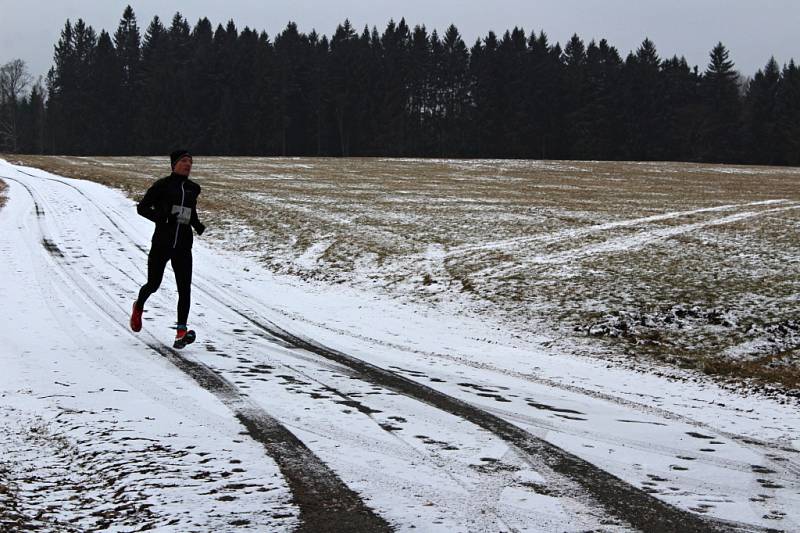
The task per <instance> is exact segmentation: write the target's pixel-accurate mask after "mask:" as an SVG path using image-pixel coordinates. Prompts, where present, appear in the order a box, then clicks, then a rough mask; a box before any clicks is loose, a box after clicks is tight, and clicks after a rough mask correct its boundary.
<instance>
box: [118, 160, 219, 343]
mask: <svg viewBox="0 0 800 533" xmlns="http://www.w3.org/2000/svg"><path fill="white" fill-rule="evenodd" d="M169 158H170V162H171V164H172V174H170V175H169V176H167V177H166V178H161V179H160V180H158V181H156V182H155V183H154V184H153V185H152V186H151V187H150V188H149V189H148V190H147V192H146V193H145V195H144V198H142V201H141V202H139V205H138V206H137V207H136V211H138V213H139V214H140V215H142V216H143V217H145V218H147V219H149V220H152V221H153V222H155V223H156V228H155V231H154V232H153V240H152V245H151V247H150V253H149V254H148V256H147V283H145V284H144V285H143V286H142V288H141V289H140V290H139V297H138V298H137V299H136V301H135V302H133V309H132V311H131V329H132V330H133V331H140V330H141V329H142V312H143V311H144V304H145V302H146V301H147V298H149V297H150V295H151V294H153V293H154V292H155V291H156V290H157V289H158V287H159V286H160V285H161V279H162V278H163V277H164V269H165V268H166V266H167V261H170V262H171V263H172V270H173V271H174V272H175V282H176V284H177V285H178V322H177V326H176V334H175V343H174V344H173V346H174V347H175V348H183V347H184V346H186V345H187V344H189V343H191V342H194V338H195V335H194V331H190V330H188V328H187V326H186V321H187V319H188V318H189V307H190V305H191V292H192V242H193V240H194V236H193V234H192V228H194V230H195V231H196V232H197V234H198V235H202V234H203V231H205V229H206V228H205V226H204V225H203V224H202V223H201V222H200V219H199V218H198V217H197V197H198V196H200V185H198V184H197V183H195V182H193V181H191V180H190V179H189V173H190V172H191V171H192V156H191V154H190V153H189V152H188V151H187V150H175V151H174V152H172V153H171V154H170V156H169Z"/></svg>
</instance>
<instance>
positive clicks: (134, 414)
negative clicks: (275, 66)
mask: <svg viewBox="0 0 800 533" xmlns="http://www.w3.org/2000/svg"><path fill="white" fill-rule="evenodd" d="M0 178H2V179H4V181H5V182H6V184H7V185H8V190H7V194H8V201H7V204H6V205H5V207H3V208H2V210H0V253H1V254H2V257H3V261H2V262H0V301H2V306H0V369H2V371H0V398H2V401H0V428H2V429H0V526H2V527H6V528H10V529H12V530H13V528H15V527H19V528H22V529H25V528H30V527H34V526H38V527H42V528H44V529H45V530H51V531H70V530H75V531H79V530H85V529H93V528H100V527H104V526H108V527H109V529H110V530H116V531H132V530H136V529H139V528H140V527H142V526H147V525H150V526H152V527H154V528H157V529H158V530H159V531H190V530H198V531H224V530H242V531H245V530H254V531H265V530H276V531H280V530H287V529H292V528H294V527H297V526H298V525H300V524H302V523H303V521H304V520H306V517H308V516H309V512H310V511H309V509H311V508H313V506H314V505H317V506H320V505H322V506H323V507H324V505H323V504H324V503H325V502H324V501H323V502H321V501H315V500H314V495H313V494H312V495H310V496H309V495H308V494H305V493H303V494H300V492H301V491H300V490H299V489H298V487H306V488H307V487H308V485H304V484H303V483H305V482H306V481H307V480H306V481H304V480H303V479H299V480H298V476H299V478H302V477H303V476H305V475H311V476H312V477H313V476H318V478H319V480H321V481H320V484H321V485H322V484H324V485H325V486H330V487H333V488H331V491H333V493H336V491H340V492H339V493H336V494H345V492H343V490H349V491H352V493H353V494H354V497H355V498H356V499H359V498H360V500H361V502H362V503H363V504H365V506H366V507H367V508H369V509H371V511H372V512H373V513H374V515H375V517H377V518H376V519H375V520H376V522H375V523H376V524H379V523H380V522H381V521H385V522H386V523H388V524H389V525H390V526H391V527H393V528H396V529H397V530H402V531H405V530H410V529H413V528H416V530H418V531H448V532H450V531H509V530H512V531H582V530H587V529H603V530H626V529H629V527H630V525H629V524H627V523H626V522H625V520H624V518H625V516H627V517H628V518H630V515H626V514H625V513H626V512H630V510H629V509H628V510H627V511H626V510H625V502H624V501H621V500H622V499H624V498H622V499H621V500H620V501H618V502H617V503H614V502H613V501H612V502H609V501H607V500H603V497H602V494H599V493H598V491H596V490H595V492H593V489H592V487H591V484H587V483H586V482H585V480H584V481H582V480H581V474H580V473H575V472H572V471H569V469H567V468H561V467H560V466H559V464H557V463H558V461H556V459H558V460H560V461H562V462H563V461H564V460H570V461H572V460H573V459H574V460H575V461H578V462H577V463H574V464H578V465H579V466H580V465H583V464H585V468H583V470H585V471H586V472H589V473H590V474H591V475H595V474H593V473H592V472H595V471H594V470H592V469H593V468H596V469H597V472H608V473H610V474H611V475H612V476H615V477H616V478H618V479H619V480H621V481H622V482H624V483H622V484H621V485H624V486H629V487H631V489H630V492H627V493H625V494H629V495H630V497H631V498H638V497H639V495H641V496H642V497H643V498H644V499H643V500H641V501H644V502H646V503H647V502H648V500H647V498H651V500H650V502H651V504H647V508H642V509H641V514H642V515H645V514H647V513H648V509H649V507H651V506H652V507H653V508H656V507H657V503H658V502H659V501H660V502H665V503H667V504H669V505H671V506H674V507H676V508H678V509H680V510H683V511H685V516H687V517H689V518H688V519H691V518H692V517H705V518H707V519H708V520H709V521H708V522H699V523H700V524H704V523H705V524H707V525H708V527H712V526H713V525H718V524H719V522H715V521H714V520H720V521H724V523H725V524H728V525H729V526H731V527H733V524H737V525H744V526H747V527H752V528H763V527H768V528H777V529H781V530H786V531H792V530H797V529H798V528H800V413H798V410H797V407H796V405H792V404H789V403H780V401H779V400H775V399H770V398H763V397H759V396H756V395H753V396H743V395H739V394H737V393H734V392H731V391H727V390H723V389H721V388H719V387H717V386H715V385H714V384H713V383H712V382H710V381H706V380H702V379H700V380H675V379H669V378H664V377H659V376H658V375H655V374H641V373H635V372H632V371H630V370H627V369H624V368H619V367H616V366H614V365H611V364H608V363H605V362H603V361H600V360H597V359H592V358H581V357H579V356H576V355H573V354H571V353H564V352H563V351H560V350H557V349H555V348H553V346H554V344H553V343H551V341H552V339H550V338H548V337H547V336H546V335H529V336H527V337H525V336H523V337H520V336H514V337H511V336H509V335H508V334H507V333H506V332H505V331H504V328H503V325H502V324H501V323H499V322H494V321H492V320H491V319H487V318H484V319H481V320H478V319H474V318H470V317H468V316H464V315H462V314H461V313H460V312H459V310H460V308H459V307H458V306H457V305H453V306H452V308H449V307H448V304H447V302H446V301H445V302H442V303H441V305H439V306H438V307H437V308H435V309H434V308H431V307H428V306H421V305H420V306H417V305H414V304H412V303H408V302H403V303H402V304H399V303H398V301H397V300H394V299H391V298H388V297H386V296H383V295H382V294H380V293H377V292H370V291H367V290H363V291H360V290H357V289H354V288H352V287H350V288H348V287H345V286H328V285H323V284H311V283H303V282H300V281H298V280H297V279H296V278H291V277H278V276H276V275H273V274H271V273H269V272H268V271H267V270H265V269H263V268H261V267H260V266H259V265H258V264H257V263H256V262H254V261H252V260H249V259H247V258H243V257H240V256H236V255H233V254H231V253H229V252H222V251H220V250H217V249H211V248H209V247H208V246H207V245H205V244H204V243H203V242H202V239H197V240H196V241H195V242H196V244H195V251H194V264H195V274H194V292H193V308H192V315H191V317H190V324H191V326H192V327H193V328H195V329H196V330H197V331H198V335H199V338H198V342H197V343H195V344H194V345H192V346H190V347H188V348H187V349H185V350H184V351H182V352H181V353H180V354H176V353H175V352H172V351H171V350H170V349H169V348H168V347H167V345H169V344H170V340H171V336H172V330H170V329H169V326H170V325H171V324H172V323H173V321H174V306H175V288H174V282H173V281H172V279H171V278H170V273H169V272H168V273H167V275H166V276H165V281H164V284H163V285H162V288H161V290H160V291H159V292H158V293H156V294H155V295H154V296H153V297H152V298H151V300H150V301H149V302H148V309H147V313H146V314H145V327H144V330H143V331H142V332H141V333H139V334H134V333H132V332H131V331H129V330H128V329H127V319H128V312H129V309H130V305H131V302H132V299H133V297H134V295H135V293H136V291H137V289H138V287H139V286H140V285H141V284H142V283H143V282H144V280H145V268H146V250H147V247H148V245H149V238H150V234H151V230H152V228H151V223H149V222H148V221H147V220H145V219H143V218H141V217H138V216H136V215H135V210H134V207H133V203H132V202H131V201H130V200H129V199H127V198H126V197H124V196H123V195H122V194H121V193H119V192H117V191H114V190H111V189H108V188H105V187H103V186H100V185H97V184H94V183H91V182H87V181H78V180H71V179H67V178H61V177H58V176H53V175H51V174H47V173H45V172H42V171H39V170H35V169H31V168H22V167H15V166H13V165H10V164H7V163H3V162H0ZM777 207H780V206H776V208H777ZM440 253H441V252H440V251H438V250H435V249H433V250H430V254H432V255H439V254H440ZM281 333H287V335H286V336H282V335H281ZM292 339H299V340H301V341H303V342H306V343H308V344H307V345H306V344H303V343H298V342H292ZM314 347H327V348H328V351H327V352H326V350H325V349H322V348H321V349H319V350H316V349H314ZM328 352H330V353H332V354H334V357H326V356H325V354H326V353H328ZM336 354H340V355H341V354H344V356H343V357H339V358H337V357H336V356H335V355H336ZM370 365H371V366H370ZM387 376H388V377H387ZM395 378H397V379H399V380H400V381H393V380H394V379H395ZM403 380H405V381H403ZM406 381H407V382H408V383H410V384H411V385H408V386H406V385H402V386H397V385H396V383H399V382H403V383H405V382H406ZM415 383H417V384H420V385H423V386H424V387H418V388H415V387H414V385H413V384H415ZM428 390H432V391H433V392H431V393H430V396H426V395H427V394H429V393H428V392H426V391H428ZM438 393H441V395H440V396H437V395H436V394H438ZM431 398H432V399H431ZM448 402H449V403H448ZM462 404H463V405H464V406H466V407H464V408H463V409H461V410H459V409H456V408H455V407H453V408H450V407H447V406H448V405H452V406H456V407H458V406H459V405H462ZM493 421H500V422H503V423H506V424H508V426H503V425H502V424H500V422H497V423H495V422H493ZM254 427H256V429H254ZM258 428H260V430H259V429H258ZM492 428H499V429H492ZM509 428H511V429H509ZM287 430H288V431H287ZM515 430H518V431H519V435H523V436H524V437H525V438H526V439H528V438H529V440H526V441H524V442H531V443H537V442H542V443H544V444H542V446H544V448H542V449H543V452H542V453H543V455H537V454H536V453H533V452H531V449H530V447H526V446H525V445H523V444H524V443H523V441H521V440H515V439H512V438H510V437H509V435H510V434H512V433H514V431H515ZM514 434H517V433H514ZM287 435H288V436H287ZM292 435H293V436H294V437H296V438H297V439H299V442H298V443H294V442H293V441H292V440H291V436H292ZM547 443H549V445H551V446H550V447H548V445H547ZM287 450H288V451H287ZM295 452H296V453H297V454H300V455H299V456H300V457H303V458H305V459H304V461H305V463H304V468H301V469H299V470H298V469H297V465H293V464H291V463H292V460H291V458H292V454H293V453H295ZM287 456H288V457H287ZM581 460H582V461H585V462H586V463H582V462H580V461H581ZM592 465H593V466H592ZM304 470H307V471H308V472H310V474H308V472H304ZM598 475H599V474H598ZM600 479H601V477H598V480H599V481H598V484H601V483H606V482H608V480H604V481H600ZM603 479H605V478H603ZM612 481H613V478H612ZM337 483H338V485H337ZM341 487H344V489H342V488H341ZM640 489H641V490H640ZM626 490H627V489H626ZM648 494H649V495H650V496H647V495H648ZM636 501H639V500H636ZM304 506H305V507H304ZM331 506H333V507H335V505H334V502H331ZM659 512H660V511H659ZM341 513H343V514H346V509H345V510H342V511H341ZM656 514H658V513H656ZM656 519H657V518H656ZM688 519H687V520H688ZM639 527H641V526H639ZM720 527H724V526H720Z"/></svg>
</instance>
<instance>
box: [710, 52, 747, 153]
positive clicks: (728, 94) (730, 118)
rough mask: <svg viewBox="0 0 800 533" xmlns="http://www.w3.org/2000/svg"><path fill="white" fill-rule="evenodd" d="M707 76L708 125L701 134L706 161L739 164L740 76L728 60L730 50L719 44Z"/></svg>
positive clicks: (712, 53)
mask: <svg viewBox="0 0 800 533" xmlns="http://www.w3.org/2000/svg"><path fill="white" fill-rule="evenodd" d="M709 55H710V58H711V61H710V62H709V64H708V68H707V69H706V72H705V74H704V75H703V80H702V85H703V100H704V106H705V113H704V116H705V121H704V123H703V126H702V130H701V132H700V142H701V154H700V155H701V157H702V159H703V160H704V161H712V162H738V161H741V159H742V158H741V155H740V144H741V143H740V131H741V122H740V117H741V102H740V99H739V84H738V78H739V74H738V73H737V72H736V71H735V70H734V68H733V66H734V65H733V61H730V60H729V59H728V50H727V49H726V48H725V46H724V45H723V44H722V43H717V45H716V46H715V47H714V49H713V50H711V53H710V54H709Z"/></svg>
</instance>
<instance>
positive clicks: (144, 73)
mask: <svg viewBox="0 0 800 533" xmlns="http://www.w3.org/2000/svg"><path fill="white" fill-rule="evenodd" d="M173 68H174V65H173V64H172V63H171V62H170V44H169V36H168V35H167V30H166V29H165V28H164V25H163V24H162V23H161V19H159V18H158V15H156V16H154V17H153V20H152V21H151V22H150V25H149V26H148V27H147V31H146V32H145V36H144V41H143V44H142V63H141V75H140V76H139V77H138V79H137V81H138V89H139V102H140V103H141V108H140V109H139V112H138V114H137V120H136V128H135V131H136V139H135V143H136V147H137V150H138V152H139V153H145V154H163V153H169V150H171V149H172V148H171V147H173V146H174V145H175V142H174V141H173V140H172V139H170V119H171V115H172V113H173V112H174V111H173V109H171V104H172V102H173V95H172V94H170V89H171V87H173V86H174V85H175V81H174V79H173V76H174V74H173Z"/></svg>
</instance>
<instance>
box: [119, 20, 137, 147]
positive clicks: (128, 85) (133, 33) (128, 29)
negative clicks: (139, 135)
mask: <svg viewBox="0 0 800 533" xmlns="http://www.w3.org/2000/svg"><path fill="white" fill-rule="evenodd" d="M114 47H115V49H116V53H117V60H118V64H119V67H118V68H119V69H120V76H121V81H120V88H119V97H118V99H117V100H116V104H117V105H116V110H115V116H116V120H115V123H116V125H117V130H118V132H119V133H118V138H117V139H116V142H115V148H114V152H115V153H117V154H131V153H138V152H137V139H136V131H135V128H136V122H135V117H136V115H137V114H138V113H139V112H140V110H141V101H140V98H139V97H140V95H139V88H140V86H141V84H140V81H139V76H140V68H141V60H142V58H141V54H142V51H141V35H140V33H139V26H138V23H137V22H136V15H135V14H134V12H133V9H132V8H131V6H127V7H126V8H125V11H124V12H123V14H122V19H120V21H119V25H118V26H117V31H116V32H115V33H114Z"/></svg>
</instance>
